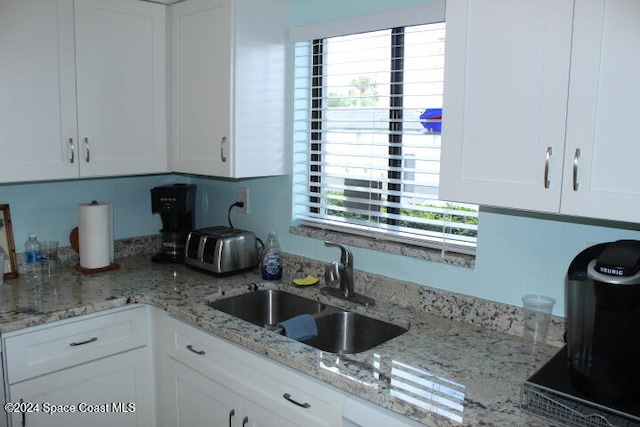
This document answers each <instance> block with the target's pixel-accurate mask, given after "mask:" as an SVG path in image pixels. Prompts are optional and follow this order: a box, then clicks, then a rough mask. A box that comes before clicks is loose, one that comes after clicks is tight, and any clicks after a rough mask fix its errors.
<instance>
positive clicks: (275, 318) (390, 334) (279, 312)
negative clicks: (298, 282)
mask: <svg viewBox="0 0 640 427" xmlns="http://www.w3.org/2000/svg"><path fill="white" fill-rule="evenodd" d="M207 305H209V306H210V307H212V308H215V309H217V310H220V311H223V312H225V313H227V314H230V315H232V316H235V317H237V318H239V319H242V320H245V321H247V322H251V323H253V324H254V325H258V326H262V327H265V328H268V329H270V330H272V331H274V332H278V333H282V334H283V333H284V331H283V329H282V328H280V327H278V326H276V325H277V324H278V323H279V322H282V321H284V320H287V319H291V318H292V317H295V316H299V315H301V314H311V315H312V316H314V318H315V320H316V325H317V327H318V335H317V336H315V337H313V338H310V339H308V340H305V341H302V342H303V343H305V344H307V345H310V346H312V347H315V348H317V349H318V350H323V351H327V352H331V353H336V354H350V353H360V352H363V351H366V350H369V349H371V348H373V347H376V346H378V345H380V344H382V343H385V342H387V341H389V340H390V339H392V338H395V337H397V336H398V335H402V334H403V333H405V332H407V329H406V328H403V327H401V326H398V325H394V324H392V323H388V322H384V321H382V320H377V319H373V318H371V317H367V316H363V315H361V314H359V313H354V312H350V311H345V310H342V309H339V308H336V307H333V306H330V305H325V304H322V303H320V302H318V301H314V300H312V299H309V298H305V297H302V296H299V295H296V294H291V293H289V292H285V291H279V290H274V289H268V290H259V291H254V292H248V293H246V294H241V295H237V296H233V297H229V298H224V299H219V300H216V301H212V302H208V303H207Z"/></svg>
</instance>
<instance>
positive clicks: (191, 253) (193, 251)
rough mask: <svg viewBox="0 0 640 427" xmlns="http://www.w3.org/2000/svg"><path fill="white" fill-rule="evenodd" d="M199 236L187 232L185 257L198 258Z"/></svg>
mask: <svg viewBox="0 0 640 427" xmlns="http://www.w3.org/2000/svg"><path fill="white" fill-rule="evenodd" d="M200 238H201V236H200V235H199V234H196V233H189V237H188V238H187V250H186V251H187V253H186V255H187V258H191V259H198V248H199V247H200Z"/></svg>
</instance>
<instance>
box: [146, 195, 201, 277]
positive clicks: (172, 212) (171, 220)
mask: <svg viewBox="0 0 640 427" xmlns="http://www.w3.org/2000/svg"><path fill="white" fill-rule="evenodd" d="M195 206H196V186H195V185H194V184H167V185H161V186H159V187H154V188H152V189H151V212H152V213H157V214H160V219H161V220H162V230H160V233H161V235H162V250H161V251H160V252H159V253H158V254H156V255H154V256H153V257H152V258H151V260H152V261H153V262H157V263H168V264H169V263H176V264H177V263H182V262H184V253H185V243H186V241H187V235H188V234H189V232H190V231H192V230H193V228H194V226H195Z"/></svg>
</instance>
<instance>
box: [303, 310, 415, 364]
mask: <svg viewBox="0 0 640 427" xmlns="http://www.w3.org/2000/svg"><path fill="white" fill-rule="evenodd" d="M316 325H317V326H318V335H317V336H316V337H314V338H311V339H308V340H306V341H304V343H305V344H307V345H310V346H312V347H315V348H317V349H319V350H323V351H328V352H331V353H336V354H349V353H360V352H362V351H366V350H369V349H371V348H373V347H376V346H378V345H380V344H382V343H385V342H387V341H389V340H390V339H392V338H395V337H397V336H399V335H402V334H404V333H405V332H407V329H405V328H403V327H401V326H398V325H394V324H393V323H388V322H384V321H382V320H377V319H373V318H371V317H367V316H363V315H361V314H358V313H353V312H349V311H339V312H333V313H329V314H326V315H321V316H318V317H316Z"/></svg>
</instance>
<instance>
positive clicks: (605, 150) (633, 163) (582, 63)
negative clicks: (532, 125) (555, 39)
mask: <svg viewBox="0 0 640 427" xmlns="http://www.w3.org/2000/svg"><path fill="white" fill-rule="evenodd" d="M573 34H574V37H573V50H572V57H571V84H570V86H569V108H568V119H567V146H566V154H565V168H564V183H563V190H562V201H561V204H560V211H561V212H563V213H567V214H574V215H584V216H589V217H596V218H607V219H615V220H622V221H630V222H640V214H639V213H638V212H639V211H640V185H639V184H638V173H637V170H638V159H640V137H639V136H638V135H639V134H638V129H637V125H638V122H639V119H640V84H638V78H639V76H640V49H639V48H638V46H640V2H638V1H637V0H608V1H607V0H576V8H575V23H574V29H573ZM578 150H579V155H578V156H576V152H577V151H578ZM574 164H575V169H574ZM574 171H575V178H574ZM574 182H575V188H574Z"/></svg>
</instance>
